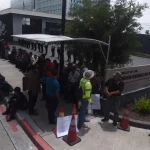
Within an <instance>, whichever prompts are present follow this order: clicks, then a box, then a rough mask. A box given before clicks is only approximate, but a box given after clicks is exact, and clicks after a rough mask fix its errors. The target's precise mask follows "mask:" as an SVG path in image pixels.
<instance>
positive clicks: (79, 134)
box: [78, 128, 90, 137]
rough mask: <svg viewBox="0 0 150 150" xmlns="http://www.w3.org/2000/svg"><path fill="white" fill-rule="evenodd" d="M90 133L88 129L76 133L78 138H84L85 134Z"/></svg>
mask: <svg viewBox="0 0 150 150" xmlns="http://www.w3.org/2000/svg"><path fill="white" fill-rule="evenodd" d="M89 131H90V128H88V129H81V130H80V131H79V133H78V136H80V137H81V136H84V135H85V134H87V133H88V132H89Z"/></svg>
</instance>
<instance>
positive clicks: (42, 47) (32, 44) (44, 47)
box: [18, 39, 60, 59]
mask: <svg viewBox="0 0 150 150" xmlns="http://www.w3.org/2000/svg"><path fill="white" fill-rule="evenodd" d="M18 44H19V45H20V46H22V47H26V48H28V49H31V50H33V51H36V50H38V51H39V52H40V53H44V52H45V53H44V54H45V55H47V53H48V49H49V45H48V43H43V42H36V41H31V40H24V39H19V40H18ZM56 49H57V55H58V59H59V57H60V46H58V45H57V46H56V45H55V44H52V45H51V53H52V56H51V57H55V50H56Z"/></svg>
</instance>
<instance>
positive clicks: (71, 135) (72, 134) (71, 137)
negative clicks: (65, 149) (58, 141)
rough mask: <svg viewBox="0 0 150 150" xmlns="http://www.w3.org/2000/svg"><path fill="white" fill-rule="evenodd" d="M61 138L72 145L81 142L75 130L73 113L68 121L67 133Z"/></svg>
mask: <svg viewBox="0 0 150 150" xmlns="http://www.w3.org/2000/svg"><path fill="white" fill-rule="evenodd" d="M63 140H64V141H65V142H66V143H67V144H68V145H70V146H73V145H75V144H77V143H79V142H81V139H80V138H79V137H78V136H77V132H76V124H75V115H74V114H73V115H72V120H71V123H70V128H69V132H68V135H67V136H65V137H64V138H63Z"/></svg>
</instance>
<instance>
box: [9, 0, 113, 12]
mask: <svg viewBox="0 0 150 150" xmlns="http://www.w3.org/2000/svg"><path fill="white" fill-rule="evenodd" d="M62 1H63V0H11V8H17V9H24V10H36V11H38V12H45V13H50V14H56V15H61V13H62ZM78 1H79V0H66V13H67V14H68V12H69V10H70V8H72V7H73V6H74V5H75V4H77V3H78ZM92 1H98V0H92ZM105 1H106V3H107V4H109V3H110V0H105Z"/></svg>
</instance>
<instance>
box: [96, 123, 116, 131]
mask: <svg viewBox="0 0 150 150" xmlns="http://www.w3.org/2000/svg"><path fill="white" fill-rule="evenodd" d="M98 124H99V125H100V127H101V128H102V130H104V131H107V132H116V131H117V127H114V126H113V125H112V124H111V123H109V122H106V123H102V122H99V123H98Z"/></svg>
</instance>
